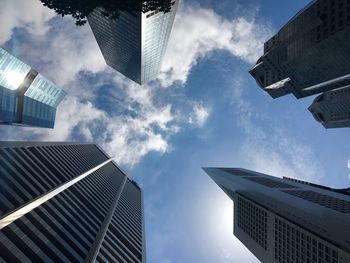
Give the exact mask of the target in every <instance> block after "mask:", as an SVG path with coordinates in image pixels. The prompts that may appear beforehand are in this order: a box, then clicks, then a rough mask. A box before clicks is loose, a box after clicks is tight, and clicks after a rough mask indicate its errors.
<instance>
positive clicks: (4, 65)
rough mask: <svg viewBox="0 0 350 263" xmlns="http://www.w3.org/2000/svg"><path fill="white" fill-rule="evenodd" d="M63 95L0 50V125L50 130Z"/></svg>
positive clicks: (18, 61) (60, 90) (21, 63)
mask: <svg viewBox="0 0 350 263" xmlns="http://www.w3.org/2000/svg"><path fill="white" fill-rule="evenodd" d="M65 95H66V92H65V91H63V90H62V89H60V88H59V87H57V86H56V85H55V84H54V83H52V82H51V81H49V80H48V79H46V78H45V77H44V76H42V75H41V74H39V73H38V72H37V71H35V70H34V69H32V68H31V67H30V66H28V65H27V64H25V63H23V62H22V61H20V60H19V59H17V58H16V57H14V56H12V55H11V54H10V53H8V52H7V51H5V50H4V49H2V48H0V124H7V125H21V126H36V127H46V128H53V127H54V124H55V117H56V108H57V106H58V105H59V103H60V102H61V101H62V100H63V98H64V97H65Z"/></svg>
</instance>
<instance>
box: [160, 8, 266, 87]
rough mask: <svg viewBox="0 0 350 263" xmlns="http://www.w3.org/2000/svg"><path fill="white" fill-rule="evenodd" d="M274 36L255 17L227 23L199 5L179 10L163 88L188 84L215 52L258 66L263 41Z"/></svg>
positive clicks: (170, 43) (164, 70)
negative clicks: (192, 73)
mask: <svg viewBox="0 0 350 263" xmlns="http://www.w3.org/2000/svg"><path fill="white" fill-rule="evenodd" d="M270 34H271V32H270V29H269V27H268V26H266V25H261V24H259V23H257V22H256V21H255V19H254V17H250V18H245V17H238V18H234V19H232V20H227V19H224V18H223V17H221V16H219V15H218V14H216V13H215V12H214V11H213V10H210V9H204V8H202V7H200V6H198V5H195V6H190V7H183V6H181V8H180V9H179V11H178V13H177V15H176V19H175V23H174V26H173V30H172V33H171V36H170V40H169V44H168V48H167V52H166V55H165V59H164V61H163V64H162V71H161V74H160V76H159V80H160V81H161V83H162V85H163V86H170V85H171V84H173V83H174V82H175V81H179V82H181V83H185V82H186V80H187V77H188V75H189V73H190V71H191V68H192V67H193V66H194V65H196V63H197V62H198V59H200V58H202V57H204V56H205V55H206V54H208V53H210V52H211V51H213V50H218V49H221V50H226V51H228V52H230V53H231V54H232V55H233V56H236V57H238V58H240V59H242V60H244V61H247V62H251V63H252V62H255V60H256V59H257V57H258V55H259V54H260V53H261V51H262V43H263V41H264V40H265V39H266V38H267V36H269V35H270Z"/></svg>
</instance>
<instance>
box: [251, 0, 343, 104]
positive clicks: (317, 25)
mask: <svg viewBox="0 0 350 263" xmlns="http://www.w3.org/2000/svg"><path fill="white" fill-rule="evenodd" d="M349 53H350V2H348V1H343V0H334V1H328V0H317V1H316V0H315V1H311V3H310V4H309V5H308V6H306V7H305V8H304V9H303V10H301V11H300V12H299V13H298V14H297V15H296V16H294V17H293V18H292V19H291V20H290V21H289V22H288V23H287V24H286V25H285V26H284V27H283V28H282V29H281V30H280V31H279V32H278V33H277V34H276V35H275V36H273V37H272V38H271V39H270V40H268V41H267V42H266V43H265V45H264V55H263V56H261V57H260V58H259V60H258V61H257V63H256V65H255V66H254V67H253V68H252V69H251V70H250V74H251V75H252V76H253V77H254V78H255V80H256V81H257V83H258V85H259V86H260V87H261V88H262V89H263V90H265V91H266V92H267V93H269V94H270V95H271V96H272V97H273V98H277V97H280V96H284V95H286V94H289V93H292V94H294V96H295V97H297V98H302V97H306V96H310V95H313V94H317V93H321V92H324V91H328V90H333V89H336V88H339V87H343V86H346V85H349V84H350V57H349V56H348V54H349Z"/></svg>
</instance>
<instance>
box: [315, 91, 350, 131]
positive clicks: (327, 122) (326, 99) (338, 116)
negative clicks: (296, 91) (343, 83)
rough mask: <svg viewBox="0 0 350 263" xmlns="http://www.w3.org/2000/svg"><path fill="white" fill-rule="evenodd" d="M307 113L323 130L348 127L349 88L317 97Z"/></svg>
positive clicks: (349, 125)
mask: <svg viewBox="0 0 350 263" xmlns="http://www.w3.org/2000/svg"><path fill="white" fill-rule="evenodd" d="M309 111H310V112H311V113H312V115H313V116H314V118H315V119H316V120H317V121H318V122H320V123H321V124H322V125H323V126H324V127H325V128H341V127H350V87H349V86H348V87H345V88H341V89H337V90H332V91H327V92H325V93H324V94H321V95H319V96H317V97H316V99H315V100H314V102H313V103H312V104H311V106H310V107H309Z"/></svg>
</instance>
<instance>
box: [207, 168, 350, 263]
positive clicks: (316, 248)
mask: <svg viewBox="0 0 350 263" xmlns="http://www.w3.org/2000/svg"><path fill="white" fill-rule="evenodd" d="M205 171H206V173H207V174H209V176H210V177H211V178H212V179H213V180H214V181H215V183H217V184H218V185H219V186H220V188H221V189H222V190H223V191H224V192H225V193H226V194H227V195H228V196H229V197H230V198H231V199H232V200H233V201H234V235H235V236H236V237H237V238H238V239H240V240H241V242H242V243H243V244H244V245H245V246H246V247H247V248H248V249H249V250H250V251H251V252H252V253H253V254H254V255H255V256H256V257H257V258H258V259H259V260H260V261H261V262H266V263H270V262H293V263H294V262H332V263H336V262H337V263H338V262H342V263H345V262H350V238H349V237H350V229H349V227H348V226H349V225H350V196H349V195H348V194H346V193H347V192H346V191H343V190H337V189H332V188H328V187H324V186H319V185H316V184H310V183H307V182H301V181H297V180H292V179H289V180H287V179H280V178H276V177H272V176H268V175H266V174H261V173H257V172H253V171H249V170H245V169H238V168H237V169H235V168H205Z"/></svg>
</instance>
